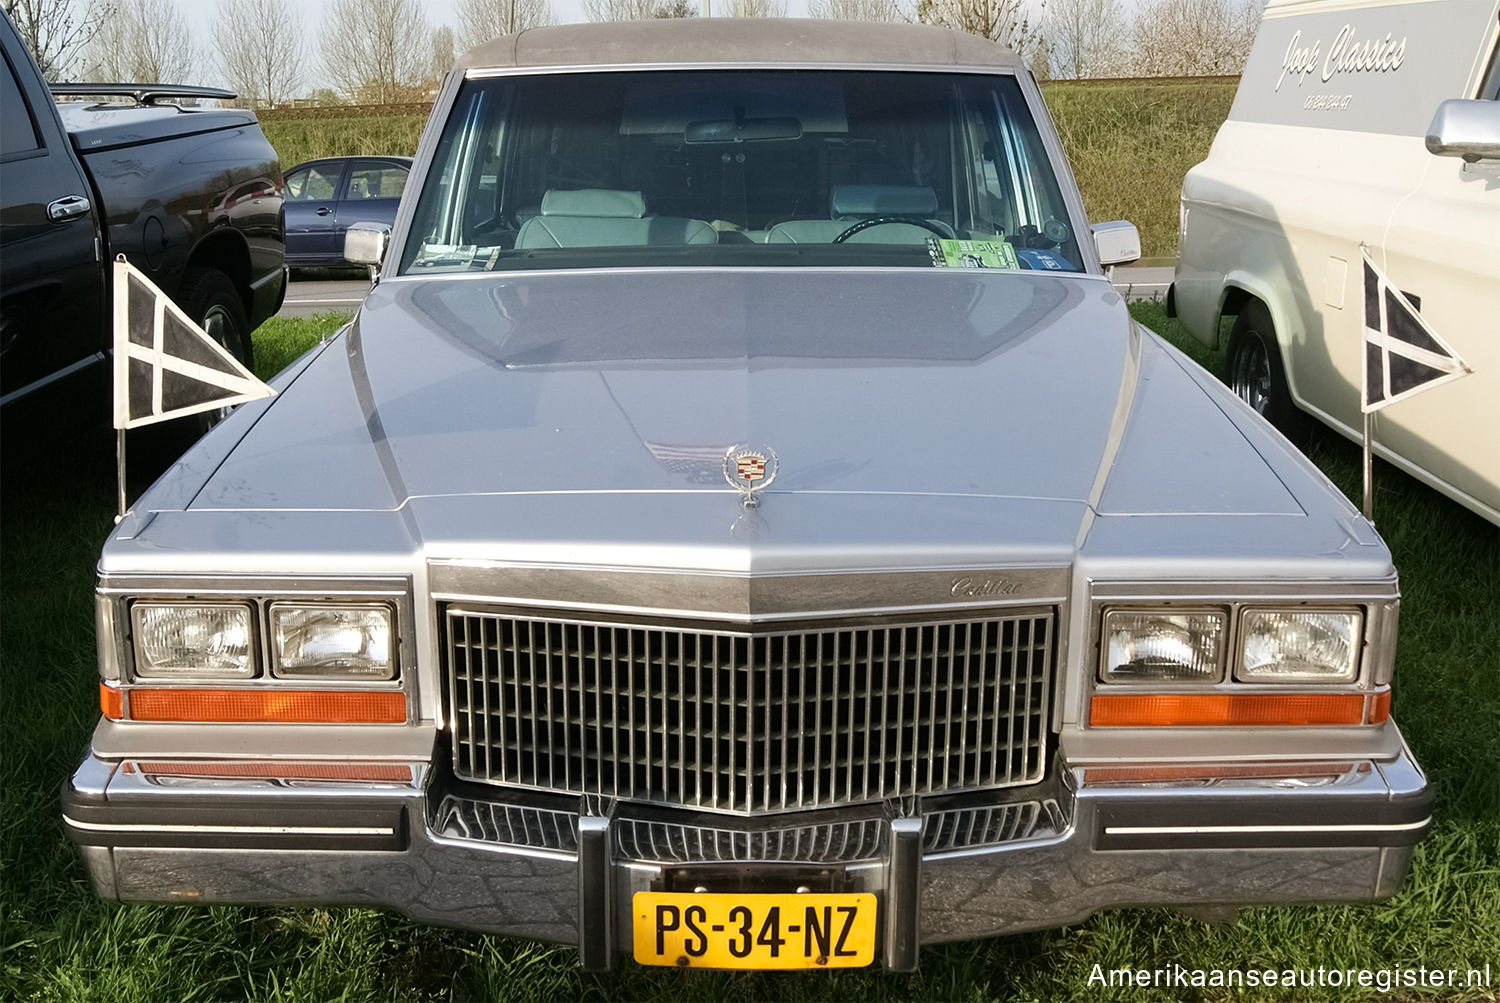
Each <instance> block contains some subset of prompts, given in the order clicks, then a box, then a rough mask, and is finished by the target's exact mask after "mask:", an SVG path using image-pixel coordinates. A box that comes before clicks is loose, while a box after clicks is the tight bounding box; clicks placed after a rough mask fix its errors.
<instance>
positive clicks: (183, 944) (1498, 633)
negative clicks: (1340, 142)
mask: <svg viewBox="0 0 1500 1003" xmlns="http://www.w3.org/2000/svg"><path fill="white" fill-rule="evenodd" d="M1136 310H1137V315H1138V316H1139V317H1140V318H1141V319H1142V320H1144V321H1145V322H1146V323H1148V324H1150V325H1151V326H1153V327H1157V328H1158V329H1164V330H1166V331H1167V333H1168V334H1169V335H1170V336H1172V337H1173V340H1175V341H1177V342H1178V343H1179V344H1183V345H1184V346H1185V347H1188V348H1190V349H1191V348H1192V345H1191V344H1190V343H1189V342H1187V340H1186V339H1184V338H1183V336H1182V335H1181V332H1180V331H1177V330H1176V329H1175V325H1173V323H1172V322H1170V321H1167V320H1166V318H1165V317H1164V315H1163V312H1162V310H1161V307H1160V306H1159V305H1156V304H1144V305H1138V306H1137V308H1136ZM338 322H339V318H338V317H336V316H333V315H329V316H325V317H321V318H317V319H314V320H308V321H296V320H276V321H272V322H269V323H268V324H266V325H265V326H263V327H262V328H261V329H260V331H258V332H257V334H256V345H257V351H258V362H257V368H259V369H260V370H261V371H262V374H263V375H269V374H270V373H271V372H272V371H274V370H275V369H277V368H280V367H281V366H282V365H284V364H285V362H287V361H289V360H290V359H291V358H293V357H295V355H296V354H298V353H299V352H300V351H301V350H302V348H303V347H305V346H307V345H309V344H311V343H313V342H314V341H315V340H316V339H317V338H319V337H320V336H322V335H323V334H324V333H325V332H327V331H330V330H332V329H333V328H334V327H335V326H336V325H337V324H338ZM1196 354H1197V357H1198V358H1199V359H1200V360H1202V361H1205V362H1207V363H1208V364H1210V365H1213V364H1214V363H1215V361H1216V360H1215V359H1214V358H1213V357H1211V356H1209V355H1207V354H1205V353H1202V352H1197V353H1196ZM1308 448H1309V450H1310V452H1311V455H1312V456H1313V457H1314V459H1315V460H1316V461H1317V462H1318V464H1319V465H1320V466H1321V467H1322V468H1323V469H1324V470H1325V471H1326V472H1327V473H1328V474H1329V475H1330V476H1331V477H1332V478H1333V479H1334V480H1335V481H1336V482H1337V483H1338V484H1339V485H1340V487H1341V488H1342V489H1343V490H1344V491H1345V492H1347V493H1350V494H1351V495H1352V494H1353V493H1354V492H1356V491H1357V489H1358V452H1357V450H1356V449H1355V448H1354V447H1353V446H1351V445H1349V444H1348V443H1346V442H1344V441H1343V440H1342V439H1339V438H1337V437H1335V436H1333V435H1331V434H1326V433H1321V434H1315V435H1314V436H1313V437H1312V440H1311V442H1310V443H1309V447H1308ZM6 459H7V466H6V470H5V475H4V478H3V485H0V486H3V515H4V519H3V523H0V548H3V549H0V580H3V587H4V593H3V605H0V685H3V694H4V699H3V702H0V727H3V729H4V731H3V734H4V748H3V751H4V755H3V758H0V803H3V810H0V878H3V888H4V895H3V899H0V945H3V947H0V951H3V954H0V1000H7V1001H9V1000H45V1001H51V1000H96V1001H100V1003H131V1001H140V1003H158V1001H169V1000H170V1001H177V1000H184V1001H187V1000H203V1001H207V1000H239V999H257V1000H261V999H266V1000H286V1001H323V1000H392V1001H421V1000H573V999H584V1000H604V999H631V1000H662V1001H677V1000H697V999H729V998H734V999H740V998H749V999H771V998H775V999H779V1000H787V1001H791V1000H823V999H836V1000H857V1001H862V1003H863V1001H871V1000H908V999H913V1000H930V999H937V1000H966V1001H967V1000H973V1001H980V1000H1013V999H1023V1000H1082V999H1120V1000H1221V999H1245V1000H1256V1001H1258V1000H1324V999H1333V1000H1376V999H1425V998H1438V997H1441V998H1444V999H1453V1000H1483V999H1496V998H1500V985H1497V986H1495V987H1492V988H1491V989H1488V990H1484V989H1479V990H1462V991H1442V992H1433V993H1430V994H1428V993H1421V992H1416V991H1403V992H1398V993H1396V994H1394V995H1392V996H1382V995H1381V994H1379V993H1377V992H1376V991H1375V990H1374V989H1361V988H1359V987H1354V988H1349V989H1340V990H1281V991H1279V992H1271V991H1266V990H1256V991H1253V992H1250V991H1239V992H1236V991H1229V990H1197V989H1170V990H1168V989H1161V990H1126V989H1117V990H1104V989H1102V988H1100V987H1099V986H1097V985H1091V984H1090V983H1089V976H1090V973H1091V971H1092V970H1093V968H1094V966H1095V965H1101V966H1103V968H1104V969H1106V970H1108V969H1111V968H1120V967H1127V966H1128V967H1133V968H1134V967H1139V968H1160V967H1165V966H1170V965H1172V964H1174V963H1176V964H1182V965H1186V966H1192V967H1214V966H1219V967H1226V968H1242V969H1243V968H1276V969H1286V968H1291V967H1300V966H1308V967H1312V968H1316V967H1318V966H1320V965H1322V966H1327V967H1338V968H1347V967H1358V968H1371V969H1380V968H1390V967H1393V966H1397V965H1399V966H1402V967H1413V966H1418V965H1426V966H1429V967H1441V968H1456V969H1468V968H1473V967H1482V966H1483V965H1485V964H1486V963H1488V964H1490V965H1491V966H1492V969H1493V970H1495V971H1496V973H1497V982H1500V783H1497V779H1496V776H1497V773H1496V770H1497V765H1500V685H1497V683H1500V679H1497V671H1496V652H1500V536H1497V533H1496V531H1495V528H1494V527H1492V526H1490V525H1488V524H1487V523H1484V522H1482V521H1481V520H1479V519H1478V518H1476V517H1474V516H1472V515H1470V514H1469V513H1467V512H1465V511H1463V510H1462V509H1459V508H1458V507H1456V506H1454V505H1453V504H1451V503H1449V502H1447V501H1446V500H1444V499H1442V498H1440V497H1439V496H1437V495H1436V494H1434V493H1433V492H1431V491H1429V490H1427V489H1426V488H1424V487H1422V486H1420V485H1418V484H1417V483H1416V482H1414V481H1412V480H1410V479H1409V478H1406V477H1404V476H1402V475H1400V474H1398V473H1396V472H1394V471H1392V470H1391V469H1390V468H1389V467H1386V466H1384V465H1380V466H1379V467H1378V470H1377V475H1378V476H1377V485H1378V488H1379V490H1378V492H1377V502H1376V504H1377V517H1378V520H1379V526H1380V529H1381V531H1382V533H1383V534H1384V535H1385V537H1386V539H1387V541H1388V542H1389V543H1390V545H1391V548H1392V550H1393V551H1394V553H1395V556H1396V562H1397V566H1398V567H1399V568H1400V569H1401V572H1402V590H1403V593H1404V598H1403V606H1402V613H1401V643H1400V649H1399V653H1398V658H1397V671H1396V684H1395V685H1396V696H1395V713H1396V716H1397V718H1398V720H1399V721H1400V722H1401V725H1402V727H1403V730H1404V731H1405V733H1406V736H1407V738H1408V740H1409V741H1410V743H1411V744H1412V746H1413V747H1414V749H1415V751H1416V753H1417V756H1418V758H1419V759H1420V761H1421V762H1422V764H1423V765H1424V766H1425V767H1426V769H1427V770H1428V773H1429V776H1430V777H1431V779H1432V782H1433V785H1434V787H1435V789H1436V794H1437V803H1436V808H1435V817H1436V820H1437V821H1436V824H1435V826H1434V829H1433V831H1432V833H1431V835H1429V836H1428V838H1427V840H1426V841H1425V842H1424V843H1423V844H1422V845H1421V846H1420V847H1419V848H1418V850H1417V854H1416V860H1415V864H1414V868H1413V873H1412V876H1411V878H1410V879H1409V880H1408V882H1407V884H1406V885H1405V887H1404V888H1403V889H1402V891H1401V892H1400V894H1399V895H1397V896H1396V898H1395V899H1393V900H1392V901H1391V902H1389V903H1385V904H1380V905H1368V906H1343V907H1295V908H1294V907H1287V908H1257V909H1250V910H1246V911H1244V912H1243V913H1241V915H1240V918H1239V920H1238V922H1237V923H1235V924H1233V925H1228V926H1208V925H1204V924H1203V923H1200V922H1197V921H1195V920H1191V919H1187V918H1184V917H1182V916H1179V915H1177V914H1175V913H1173V912H1170V911H1166V910H1157V909H1132V910H1121V911H1116V912H1110V913H1105V914H1101V915H1098V916H1096V917H1094V918H1093V919H1090V920H1088V921H1087V922H1084V923H1081V924H1078V925H1076V926H1072V927H1068V928H1065V929H1060V930H1052V931H1046V932H1042V933H1035V934H1028V935H1023V936H1015V937H1008V938H1001V939H995V940H989V941H981V942H975V943H966V944H955V945H948V946H944V947H940V948H936V949H930V950H927V951H924V952H923V954H922V959H921V971H920V972H919V973H917V974H914V975H894V976H887V975H882V974H879V973H873V972H858V971H856V972H844V973H840V974H834V973H816V974H802V975H788V976H775V975H768V974H751V975H728V974H717V973H697V972H695V973H679V972H677V971H675V970H666V971H656V970H645V969H641V968H636V967H634V966H632V965H630V964H624V965H622V967H621V970H620V971H618V972H616V973H612V974H609V975H605V976H600V977H595V976H587V975H583V974H580V973H579V972H578V971H576V969H575V968H574V953H573V952H572V951H571V950H568V949H563V948H553V947H547V946H543V945H538V944H533V943H529V942H525V941H518V940H512V939H507V938H500V937H490V936H482V935H478V934H472V933H464V932H458V931H452V930H442V929H436V928H431V927H424V926H419V925H416V924H413V923H410V922H408V921H406V920H404V919H402V918H400V917H399V916H395V915H391V914H386V913H380V912H374V911H370V910H363V909H341V908H334V909H269V908H237V907H213V908H193V907H170V906H117V905H112V904H109V903H105V902H101V901H99V900H98V899H96V898H95V897H94V895H93V893H92V892H91V891H90V889H89V887H88V884H87V881H86V879H85V877H84V873H83V869H82V867H81V865H80V864H79V861H78V858H77V855H76V852H75V851H74V849H73V847H72V846H71V845H70V844H69V843H68V842H67V840H66V839H65V837H64V836H63V834H62V831H61V826H60V823H59V819H58V799H57V792H58V788H59V785H60V784H61V783H62V782H63V780H64V778H65V777H66V776H67V775H68V773H69V771H70V770H71V769H72V767H73V766H74V764H75V763H76V761H77V756H78V754H79V753H80V751H81V750H82V749H83V748H84V746H85V744H86V743H87V740H88V735H89V731H90V729H91V728H92V727H93V723H94V721H95V719H96V717H97V713H98V710H97V702H96V676H95V673H94V664H95V653H94V638H93V599H92V588H93V584H94V574H93V568H94V562H95V560H96V558H97V555H98V552H99V545H100V543H101V541H102V540H103V538H104V536H105V534H106V533H107V532H108V530H109V527H110V522H111V515H112V513H113V470H112V465H111V464H112V454H111V438H110V436H109V435H108V433H103V432H101V433H98V434H97V435H95V436H91V437H85V438H82V439H79V440H76V441H73V442H70V443H68V444H65V446H64V447H63V448H58V449H55V450H51V451H49V452H47V453H46V454H45V455H43V456H40V457H38V458H35V459H32V460H29V461H28V462H26V463H25V464H24V465H21V464H19V462H18V461H17V460H15V459H14V458H12V457H11V456H9V455H7V457H6Z"/></svg>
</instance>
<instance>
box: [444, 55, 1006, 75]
mask: <svg viewBox="0 0 1500 1003" xmlns="http://www.w3.org/2000/svg"><path fill="white" fill-rule="evenodd" d="M664 70H665V71H672V72H676V71H678V70H791V71H801V72H806V73H811V72H821V71H823V70H832V71H840V70H842V71H851V70H852V71H856V72H866V71H868V72H875V73H964V74H980V75H983V76H990V77H1017V78H1018V79H1024V78H1022V77H1021V76H1020V75H1019V74H1017V73H1016V69H1015V67H1014V66H1005V65H1002V64H998V63H997V64H995V65H993V66H969V65H964V64H950V65H935V66H921V65H912V64H898V63H858V62H849V63H823V62H817V61H815V60H801V61H798V60H728V59H726V60H722V61H718V60H716V61H711V62H701V61H694V62H680V63H678V62H672V63H579V64H576V65H569V66H546V65H538V66H491V67H479V66H470V67H468V68H466V69H465V70H464V79H465V80H495V79H498V78H500V77H537V76H546V77H551V76H556V75H558V74H559V73H568V74H573V73H655V72H660V71H664Z"/></svg>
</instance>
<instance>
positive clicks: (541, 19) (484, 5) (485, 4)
mask: <svg viewBox="0 0 1500 1003" xmlns="http://www.w3.org/2000/svg"><path fill="white" fill-rule="evenodd" d="M555 20H556V15H554V14H553V12H552V4H551V3H549V2H548V0H458V45H459V47H460V48H462V49H472V48H474V46H476V45H483V44H484V43H485V42H488V41H489V40H490V39H492V38H499V37H500V36H501V35H510V34H514V33H515V32H518V31H525V30H526V29H527V28H540V27H541V26H542V25H546V24H552V23H553V22H554V21H555Z"/></svg>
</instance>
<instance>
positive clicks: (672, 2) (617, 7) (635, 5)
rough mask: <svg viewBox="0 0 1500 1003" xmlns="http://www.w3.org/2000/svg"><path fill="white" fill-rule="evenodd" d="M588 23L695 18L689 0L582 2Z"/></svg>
mask: <svg viewBox="0 0 1500 1003" xmlns="http://www.w3.org/2000/svg"><path fill="white" fill-rule="evenodd" d="M583 12H584V13H585V14H587V15H588V18H589V20H590V21H649V20H651V19H652V18H659V17H696V16H697V14H698V11H697V8H696V6H695V5H694V4H693V3H692V2H691V0H583Z"/></svg>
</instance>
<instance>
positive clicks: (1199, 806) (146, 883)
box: [63, 745, 1431, 969]
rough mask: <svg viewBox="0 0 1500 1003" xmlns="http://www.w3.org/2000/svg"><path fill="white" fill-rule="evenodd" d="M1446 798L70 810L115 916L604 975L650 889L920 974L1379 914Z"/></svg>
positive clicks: (1325, 772)
mask: <svg viewBox="0 0 1500 1003" xmlns="http://www.w3.org/2000/svg"><path fill="white" fill-rule="evenodd" d="M1059 758H1060V757H1059ZM1430 801H1431V798H1430V795H1429V793H1428V790H1427V785H1426V780H1425V778H1424V777H1423V775H1422V773H1421V771H1420V769H1419V768H1418V767H1417V765H1416V763H1415V762H1414V760H1413V759H1412V757H1411V755H1410V753H1409V752H1407V751H1406V750H1405V747H1404V745H1403V746H1402V751H1401V754H1400V755H1399V756H1398V757H1397V758H1396V759H1394V760H1391V761H1373V760H1364V761H1357V760H1356V761H1349V760H1345V761H1340V762H1321V761H1320V762H1274V763H1273V762H1266V763H1237V764H1233V765H1223V764H1220V765H1217V766H1213V767H1204V768H1196V769H1195V768H1187V767H1183V766H1182V765H1181V764H1162V765H1159V766H1147V765H1139V764H1133V765H1131V766H1128V767H1122V766H1076V765H1075V766H1069V765H1067V764H1061V765H1059V766H1057V767H1055V768H1054V769H1053V771H1052V772H1051V774H1050V775H1049V776H1048V777H1047V779H1046V780H1045V781H1044V782H1043V783H1041V784H1038V785H1034V786H1032V787H1027V788H1021V789H1014V790H1009V791H1004V792H998V793H991V794H988V795H985V796H983V797H979V796H973V795H970V796H966V797H962V798H947V799H942V800H941V801H922V802H913V801H908V802H905V803H896V802H891V803H887V804H884V805H874V806H867V807H864V808H861V809H849V810H838V811H833V810H822V811H817V812H808V813H803V814H801V815H776V816H766V815H760V816H750V817H743V818H742V817H735V816H725V815H708V814H703V813H693V812H686V811H679V810H666V809H649V808H645V807H642V806H636V805H624V804H617V805H610V804H605V803H601V802H598V801H594V800H592V799H584V800H583V801H582V802H579V801H578V800H577V799H568V800H566V801H564V800H560V799H557V798H547V797H542V796H538V795H534V794H528V793H525V792H515V793H512V792H507V791H501V790H497V789H493V788H476V787H474V786H465V785H463V784H460V783H458V782H455V781H453V780H452V779H451V778H449V777H446V776H444V775H440V774H438V773H436V772H434V771H433V770H432V769H431V767H430V765H429V763H428V762H426V761H423V762H412V763H401V764H393V763H390V762H384V763H378V764H375V763H306V762H291V761H283V760H277V761H265V762H246V761H223V762H205V761H202V760H196V761H182V760H179V761H170V762H140V761H123V762H111V761H105V760H102V759H100V758H97V757H96V756H94V755H93V754H92V753H90V754H89V755H88V756H87V757H86V758H85V759H84V761H83V763H82V764H81V765H80V766H79V768H78V770H77V771H76V772H75V773H74V775H73V777H72V778H71V780H70V781H69V782H68V784H67V785H66V787H65V789H64V792H63V814H64V825H65V827H66V828H67V830H68V833H69V835H70V836H71V837H72V838H73V840H74V841H75V842H77V843H79V844H80V846H81V848H82V852H83V857H84V860H85V862H86V864H87V866H88V870H89V874H90V877H91V878H92V880H93V882H94V886H95V888H96V890H97V891H98V893H99V894H100V895H101V896H103V897H105V898H111V899H119V900H122V901H129V902H178V903H189V902H193V903H209V902H235V903H250V904H265V905H289V904H325V905H372V906H387V907H392V908H395V909H399V910H401V911H402V912H405V913H406V914H408V915H410V916H412V917H414V918H416V919H420V920H425V921H430V922H434V923H441V924H444V925H449V926H458V927H466V928H471V929H476V930H484V931H491V932H495V933H504V934H514V935H517V936H523V937H531V938H537V939H541V940H550V941H558V942H563V943H573V944H577V945H578V946H579V949H580V957H581V961H582V963H583V965H584V966H585V967H586V968H590V969H603V968H607V967H609V966H610V965H611V964H612V963H613V961H614V960H615V959H616V957H617V956H618V955H619V954H629V952H630V950H631V937H632V924H631V898H632V895H633V894H634V893H635V892H638V891H647V890H687V891H691V890H695V889H704V890H707V891H709V892H715V891H724V892H729V891H741V892H743V891H791V890H794V889H796V888H798V887H799V886H805V887H809V888H811V889H813V890H825V891H868V892H873V893H874V894H875V895H876V896H877V898H878V899H879V903H880V904H879V918H880V926H881V934H880V952H879V956H880V960H881V962H882V963H883V964H884V965H885V966H886V967H888V968H893V969H910V968H913V967H915V965H916V960H917V952H918V948H919V947H920V946H921V945H922V944H931V943H937V942H941V941H947V940H961V939H969V938H975V937H986V936H993V935H996V934H1005V933H1014V932H1020V931H1024V930H1034V929H1041V928H1046V927H1052V926H1057V925H1060V924H1064V923H1070V922H1075V921H1078V920H1081V919H1083V918H1085V917H1087V916H1089V915H1090V914H1091V913H1093V912H1095V911H1097V910H1099V909H1102V908H1108V907H1111V906H1134V905H1172V906H1184V907H1195V906H1197V907H1202V906H1224V905H1229V906H1233V905H1242V904H1251V903H1290V902H1335V901H1359V900H1369V899H1378V898H1384V897H1386V896H1389V895H1391V894H1393V893H1394V892H1395V891H1396V890H1397V888H1398V887H1399V886H1400V884H1401V881H1402V879H1403V878H1404V877H1405V874H1406V870H1407V865H1408V863H1409V860H1410V857H1411V850H1412V846H1413V845H1414V844H1415V843H1416V842H1417V841H1418V840H1420V839H1421V837H1422V834H1423V833H1424V832H1425V831H1426V829H1427V827H1428V824H1429V822H1430V819H1429V814H1428V812H1429V807H1430Z"/></svg>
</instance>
